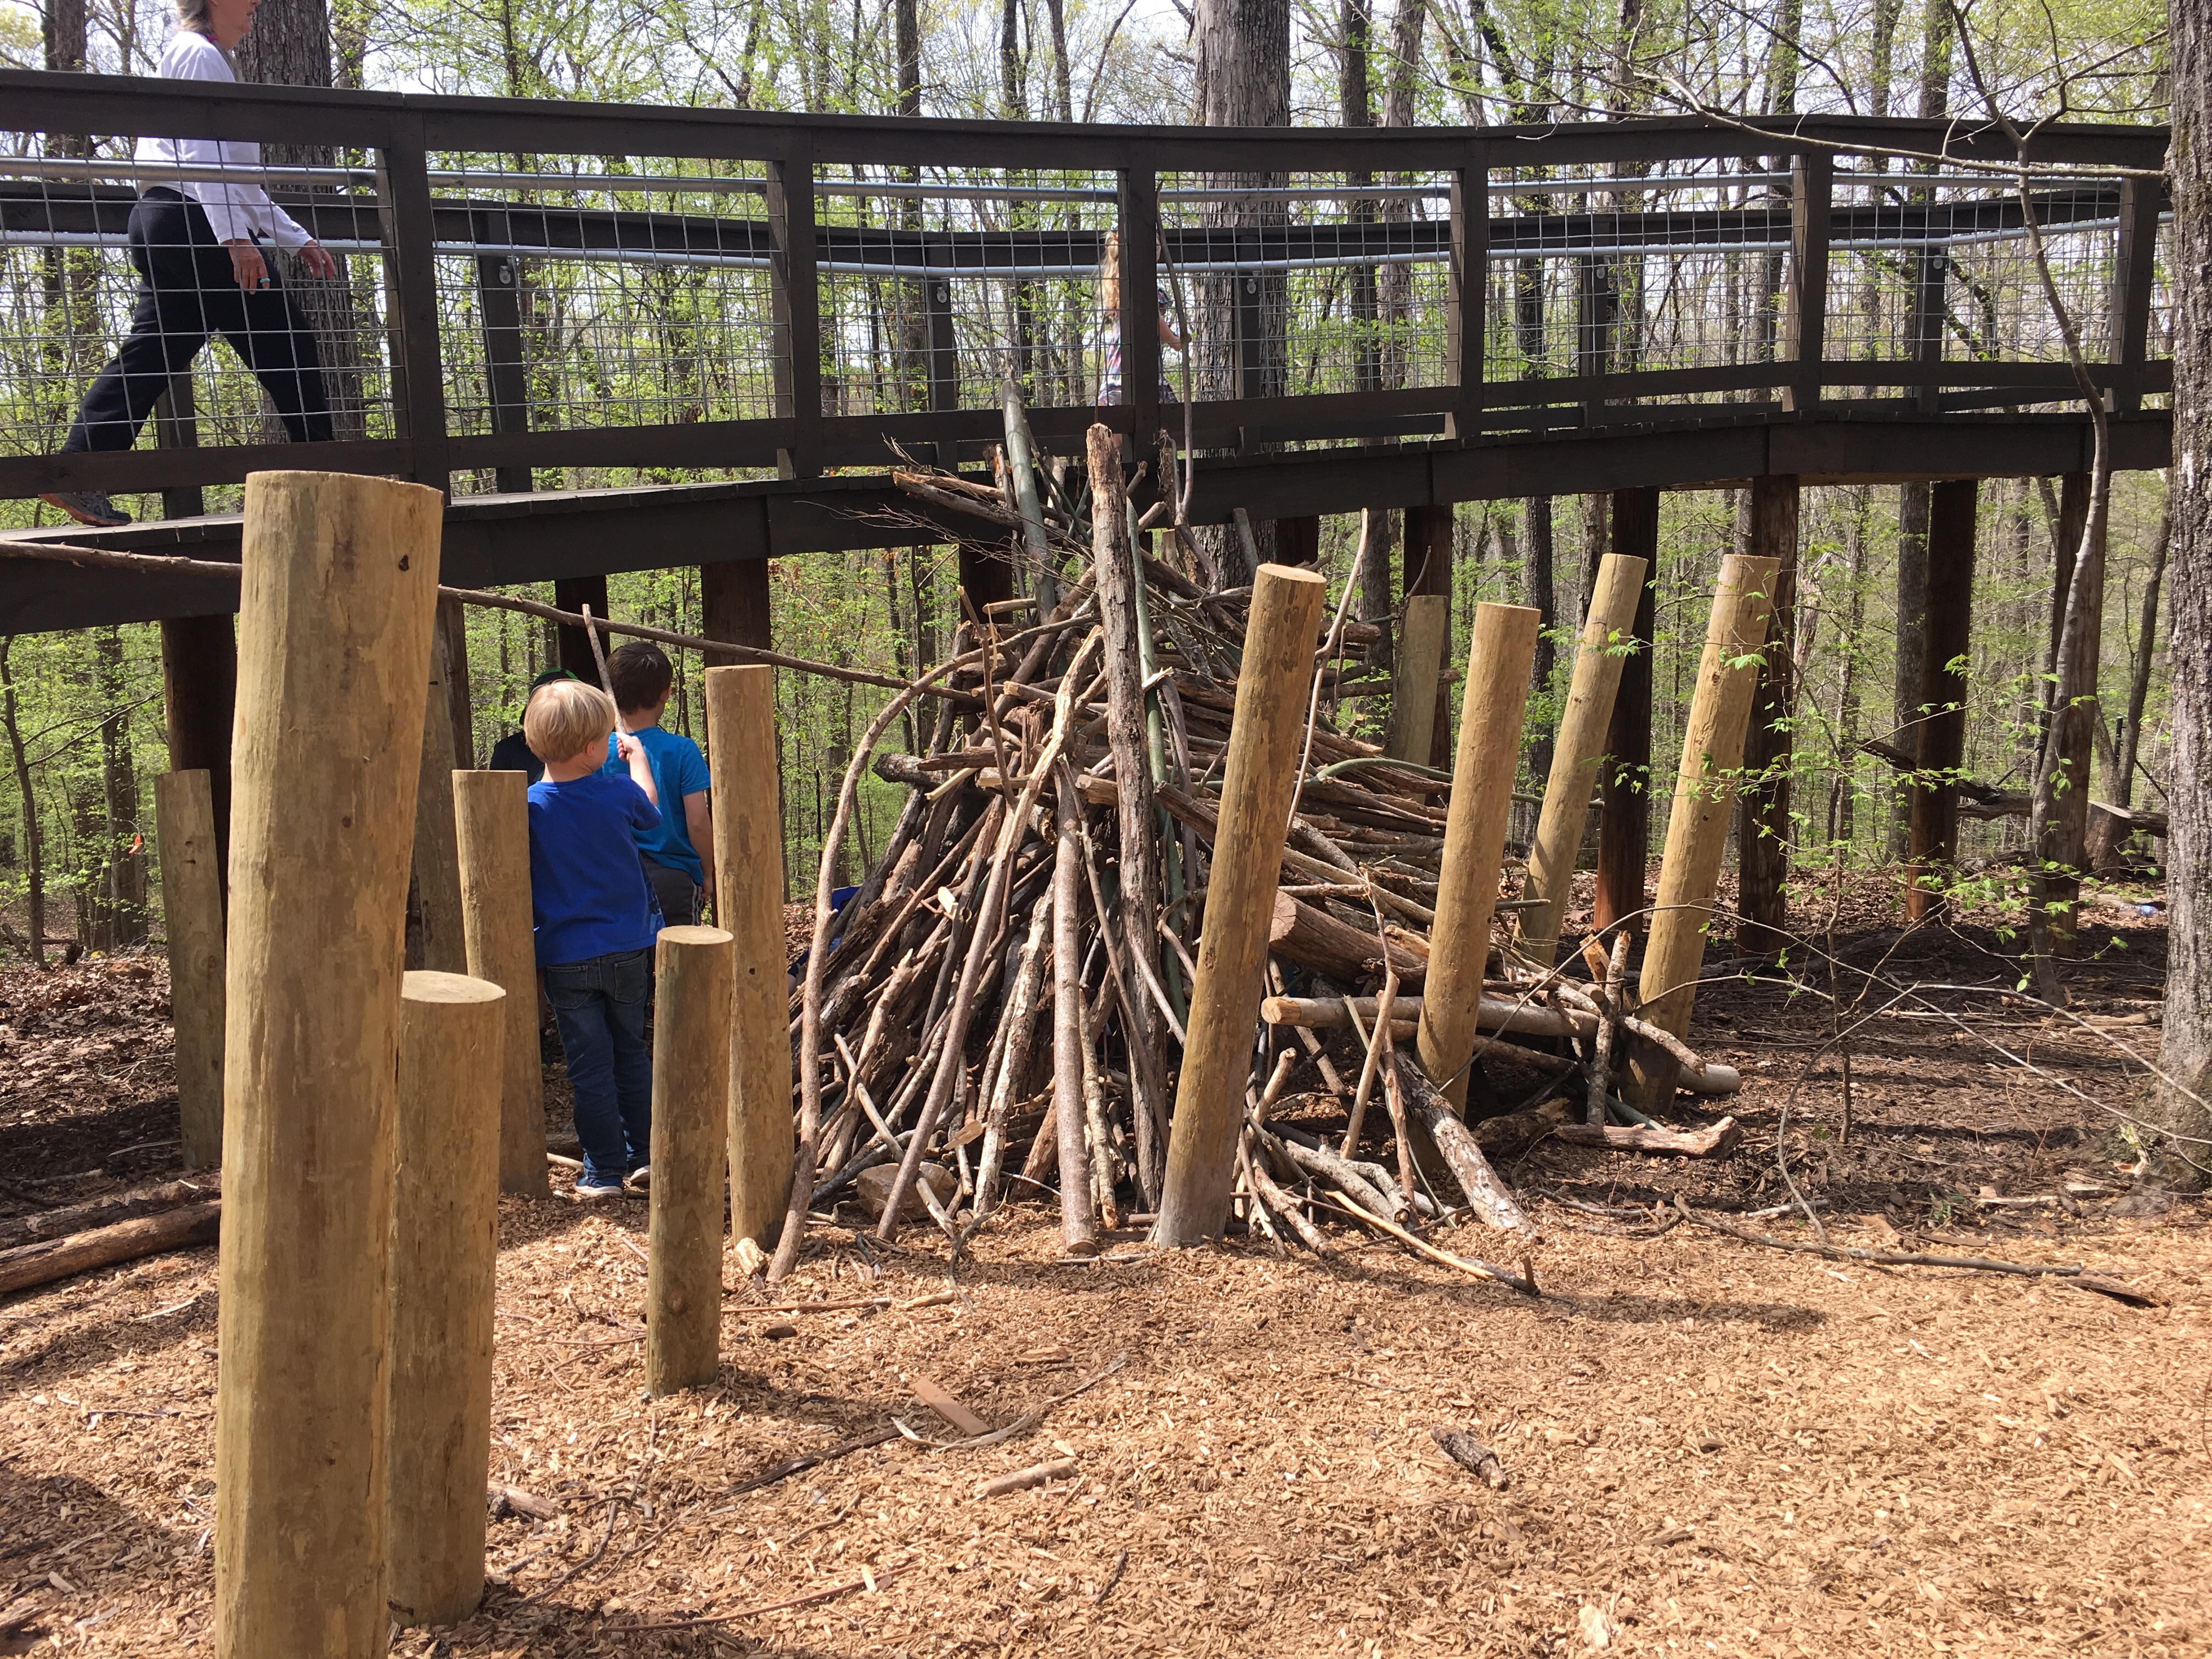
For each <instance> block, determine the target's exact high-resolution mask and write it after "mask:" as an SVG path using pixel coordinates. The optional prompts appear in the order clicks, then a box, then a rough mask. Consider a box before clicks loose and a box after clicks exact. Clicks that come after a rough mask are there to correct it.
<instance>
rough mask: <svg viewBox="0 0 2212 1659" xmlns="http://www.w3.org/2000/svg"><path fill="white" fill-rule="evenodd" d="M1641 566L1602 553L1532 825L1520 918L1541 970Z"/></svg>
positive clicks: (1552, 943)
mask: <svg viewBox="0 0 2212 1659" xmlns="http://www.w3.org/2000/svg"><path fill="white" fill-rule="evenodd" d="M1645 568H1646V567H1645V565H1644V561H1643V560H1641V559H1638V558H1632V557H1630V556H1627V555H1626V554H1620V553H1608V554H1607V555H1606V556H1605V557H1604V558H1603V559H1602V560H1601V561H1600V562H1599V563H1598V573H1597V586H1595V589H1593V590H1592V592H1591V593H1590V602H1589V614H1588V615H1587V616H1586V617H1584V618H1583V636H1582V639H1581V641H1580V642H1579V648H1578V650H1577V653H1576V655H1575V673H1574V679H1573V681H1572V683H1571V684H1570V685H1569V686H1568V689H1567V706H1566V708H1565V711H1564V712H1563V713H1562V714H1560V716H1559V738H1558V741H1557V742H1556V743H1555V744H1553V749H1552V775H1551V776H1550V777H1549V778H1548V779H1547V780H1546V781H1545V784H1544V808H1543V812H1542V815H1541V817H1538V819H1537V820H1536V844H1535V847H1534V849H1533V850H1532V851H1531V852H1530V853H1529V854H1528V897H1530V898H1532V899H1534V900H1536V901H1537V905H1536V908H1533V909H1528V910H1523V911H1522V913H1521V954H1522V956H1523V957H1527V958H1528V960H1529V961H1530V962H1531V963H1534V964H1535V965H1536V966H1538V967H1540V968H1548V967H1550V966H1551V965H1552V958H1553V956H1554V955H1556V954H1557V953H1558V951H1559V919H1560V918H1561V917H1562V916H1563V915H1565V914H1566V908H1567V895H1568V890H1569V889H1570V887H1571V885H1572V884H1573V882H1574V878H1575V862H1576V860H1577V857H1578V856H1579V855H1580V854H1581V852H1582V845H1583V829H1584V827H1585V826H1586V825H1587V824H1588V823H1589V809H1590V792H1591V787H1592V786H1593V785H1594V784H1595V782H1596V781H1597V777H1598V762H1599V760H1600V758H1601V757H1602V756H1603V754H1604V752H1605V744H1606V733H1607V731H1608V730H1609V729H1610V727H1611V726H1612V723H1613V697H1614V695H1615V694H1616V693H1617V692H1618V691H1619V690H1620V673H1621V669H1622V666H1623V665H1625V664H1626V662H1627V660H1628V656H1627V641H1628V640H1629V639H1630V637H1631V635H1630V633H1629V630H1630V629H1632V627H1634V625H1635V622H1636V608H1637V606H1638V605H1639V604H1640V603H1641V602H1642V600H1643V597H1644V570H1645Z"/></svg>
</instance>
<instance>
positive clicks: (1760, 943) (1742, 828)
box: [1736, 474, 1799, 957]
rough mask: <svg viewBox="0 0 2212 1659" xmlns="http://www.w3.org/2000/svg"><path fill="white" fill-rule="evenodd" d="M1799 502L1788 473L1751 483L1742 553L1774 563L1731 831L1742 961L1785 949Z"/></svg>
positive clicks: (1795, 686) (1794, 693)
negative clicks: (1763, 643) (1748, 520)
mask: <svg viewBox="0 0 2212 1659" xmlns="http://www.w3.org/2000/svg"><path fill="white" fill-rule="evenodd" d="M1798 501H1799V491H1798V485H1797V479H1796V476H1795V475H1794V474H1776V475H1775V476H1773V477H1761V478H1753V480H1752V483H1751V546H1750V548H1749V549H1748V551H1749V552H1750V553H1751V555H1752V556H1753V557H1754V558H1762V559H1773V560H1775V561H1776V562H1777V564H1776V568H1775V574H1774V597H1773V604H1772V609H1771V613H1770V615H1769V617H1768V622H1767V635H1766V643H1767V651H1766V660H1765V664H1764V665H1762V666H1761V668H1760V669H1759V694H1758V696H1757V698H1756V699H1755V700H1754V702H1753V707H1752V716H1751V730H1750V732H1748V733H1747V735H1746V737H1745V738H1744V746H1743V769H1744V790H1743V796H1742V802H1741V816H1740V817H1739V819H1738V822H1737V827H1736V863H1737V868H1738V870H1739V871H1740V872H1741V878H1740V880H1739V881H1738V884H1737V896H1736V908H1737V909H1738V910H1739V911H1741V913H1742V915H1743V925H1742V927H1741V930H1740V931H1739V933H1738V935H1737V938H1736V950H1737V953H1738V954H1739V955H1741V956H1752V957H1765V956H1773V955H1775V954H1776V953H1778V952H1779V951H1783V950H1784V949H1785V948H1787V946H1788V945H1789V944H1790V935H1789V933H1788V932H1787V930H1786V924H1787V922H1788V921H1789V919H1790V917H1789V904H1788V901H1787V897H1786V896H1785V893H1784V889H1785V887H1786V886H1787V884H1788V882H1789V879H1790V753H1791V744H1790V714H1791V712H1792V710H1793V708H1795V706H1796V695H1797V659H1796V650H1797V508H1798Z"/></svg>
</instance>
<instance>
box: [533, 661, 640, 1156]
mask: <svg viewBox="0 0 2212 1659" xmlns="http://www.w3.org/2000/svg"><path fill="white" fill-rule="evenodd" d="M615 726H616V717H615V705H614V699H613V698H611V697H610V696H607V694H606V693H605V692H604V691H602V690H599V688H598V687H597V686H595V685H586V684H584V683H583V682H582V681H581V680H574V679H567V680H556V682H554V683H553V684H550V685H546V686H541V687H540V688H538V690H537V691H536V692H535V693H533V694H532V696H531V699H530V706H529V707H528V708H526V709H525V710H524V711H523V714H522V730H523V734H524V735H525V736H526V737H527V738H529V739H530V747H531V749H532V750H533V751H534V752H535V753H536V754H537V756H538V758H539V759H540V760H542V761H544V763H545V775H544V778H542V779H541V780H539V781H538V782H536V783H533V784H532V785H531V786H530V908H531V914H532V920H533V921H535V922H536V924H537V939H538V976H539V979H540V981H542V982H543V984H544V990H545V1000H547V1001H548V1002H550V1003H551V1004H552V1005H553V1018H554V1019H555V1021H556V1024H558V1025H559V1026H560V1030H561V1053H562V1056H563V1057H564V1058H565V1059H566V1060H567V1061H568V1086H569V1088H570V1090H571V1091H572V1092H573V1093H574V1097H575V1113H576V1139H579V1140H580V1141H582V1142H583V1143H584V1171H583V1174H582V1175H581V1176H579V1177H578V1178H577V1181H576V1195H577V1196H578V1197H579V1198H611V1197H614V1196H616V1195H617V1194H620V1193H621V1191H622V1189H623V1180H624V1178H625V1177H626V1176H629V1174H630V1172H631V1171H632V1170H638V1169H641V1168H643V1167H644V1166H645V1164H646V1162H647V1159H648V1158H650V1157H651V1154H652V1146H653V1051H652V1049H651V1048H649V1047H648V1046H647V1041H646V1032H645V1023H646V1007H647V999H648V997H649V995H650V994H651V991H652V988H653V936H654V935H655V934H656V933H659V931H660V915H659V907H658V905H656V904H655V902H654V901H653V890H652V888H651V887H649V886H648V885H647V884H646V879H645V871H644V867H643V866H642V864H641V862H640V860H639V858H638V853H637V848H636V845H635V842H633V840H632V839H631V838H632V837H633V836H636V835H639V834H641V833H642V832H644V831H647V830H649V829H653V828H654V827H655V826H656V825H657V824H659V822H660V809H659V804H658V801H657V799H656V786H655V785H654V783H653V768H652V765H651V763H649V762H648V761H647V757H646V752H645V746H644V744H641V743H639V742H638V741H637V740H636V739H635V738H630V737H627V736H617V738H616V744H617V748H618V749H619V750H620V751H621V754H622V757H623V762H624V763H625V766H626V770H625V771H623V773H621V774H618V775H611V774H609V773H607V772H605V771H603V770H602V769H601V763H602V761H603V759H604V757H605V755H606V751H607V738H608V736H609V734H610V733H612V732H614V731H615Z"/></svg>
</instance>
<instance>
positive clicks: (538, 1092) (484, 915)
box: [453, 772, 545, 1198]
mask: <svg viewBox="0 0 2212 1659" xmlns="http://www.w3.org/2000/svg"><path fill="white" fill-rule="evenodd" d="M529 792H530V780H529V779H528V778H527V777H526V776H525V775H523V774H522V773H520V772H457V773H455V774H454V775H453V827H454V834H455V838H456V845H457V848H458V851H459V858H460V870H461V932H462V938H463V940H464V942H465V944H466V945H467V946H468V968H469V972H470V974H471V975H472V976H473V977H475V978H477V979H481V980H489V981H490V982H491V983H492V984H494V985H496V986H498V987H499V988H500V989H501V990H502V991H504V992H506V993H507V1001H506V1003H505V1004H504V1005H502V1006H501V1011H500V1017H501V1019H502V1020H503V1021H504V1022H505V1024H506V1028H507V1040H506V1042H503V1043H502V1044H501V1048H500V1066H499V1070H500V1094H499V1189H500V1191H501V1192H503V1193H520V1194H526V1195H527V1196H529V1197H532V1198H543V1197H544V1196H545V1073H544V1067H543V1066H541V1065H540V1064H539V1060H538V946H537V943H536V940H535V938H534V935H533V933H532V927H531V914H530V793H529Z"/></svg>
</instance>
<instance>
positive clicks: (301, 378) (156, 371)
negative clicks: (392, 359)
mask: <svg viewBox="0 0 2212 1659" xmlns="http://www.w3.org/2000/svg"><path fill="white" fill-rule="evenodd" d="M131 264H134V265H136V266H137V267H138V275H139V277H140V282H139V286H138V302H137V305H136V306H135V307H132V309H131V333H130V337H128V338H126V339H125V341H124V342H123V346H122V349H120V350H118V352H117V353H116V354H115V360H114V361H113V362H111V363H109V364H108V365H107V367H106V368H103V369H101V370H100V378H99V379H98V380H94V382H93V383H92V390H91V391H89V392H86V393H85V396H84V403H83V405H82V407H81V408H79V409H78V410H77V413H76V421H75V422H73V423H72V424H71V425H70V432H69V439H68V441H67V442H65V443H64V444H63V445H62V449H63V451H64V453H76V452H77V451H81V450H88V449H93V450H100V449H128V448H130V447H131V445H133V444H134V443H136V442H137V441H138V428H140V427H141V426H143V425H144V424H145V421H146V416H148V415H149V414H151V413H152V412H153V409H154V404H155V399H157V398H160V397H161V394H162V393H163V392H167V390H168V389H169V381H170V380H172V379H173V377H175V376H176V375H178V374H182V373H183V372H184V370H185V367H186V366H187V365H188V364H190V363H191V361H192V359H193V357H195V356H197V355H198V352H199V349H200V348H201V347H202V346H204V345H205V344H206V343H207V341H208V336H209V335H210V334H220V335H222V337H223V338H224V339H226V340H228V341H229V342H230V344H231V349H233V350H234V351H235V352H237V353H238V355H239V356H241V357H243V358H244V359H245V360H246V367H247V368H251V369H252V371H253V374H254V377H255V378H256V379H257V380H259V381H260V382H261V384H262V386H263V387H264V389H265V390H266V391H267V392H268V393H269V397H270V401H271V402H272V403H274V404H276V413H277V416H278V417H279V418H280V419H282V420H283V422H284V429H285V431H287V432H289V434H291V435H292V441H293V442H295V443H312V442H316V441H327V440H328V439H329V438H330V436H331V405H330V398H329V396H328V395H327V393H326V392H325V390H324V386H323V359H322V354H321V353H320V352H319V350H317V349H316V346H315V332H314V330H313V328H312V327H310V326H309V325H308V323H307V319H306V318H305V317H302V316H301V314H300V312H299V309H298V307H295V306H294V305H293V303H292V301H290V299H289V298H288V297H287V296H286V295H285V293H284V290H283V286H282V285H281V284H280V283H279V282H278V280H277V276H276V270H275V268H274V267H273V266H272V267H271V268H270V272H269V286H268V287H267V288H265V289H258V290H256V291H255V292H253V293H251V294H249V293H247V292H246V290H245V289H242V288H240V287H239V285H238V278H237V276H234V274H233V273H232V270H231V268H230V251H229V250H228V248H226V247H224V246H223V245H222V243H220V242H218V241H216V239H215V228H214V227H213V226H211V225H210V224H209V223H208V216H207V213H206V211H205V210H204V209H203V208H202V207H201V206H200V204H198V203H197V202H195V201H193V200H191V198H190V197H186V196H185V195H184V194H182V193H181V192H180V191H173V190H169V189H166V188H163V187H161V186H156V187H155V188H154V189H152V190H149V191H147V192H146V193H145V194H144V195H143V196H141V197H139V198H138V200H137V204H135V205H134V206H133V207H132V208H131Z"/></svg>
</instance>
